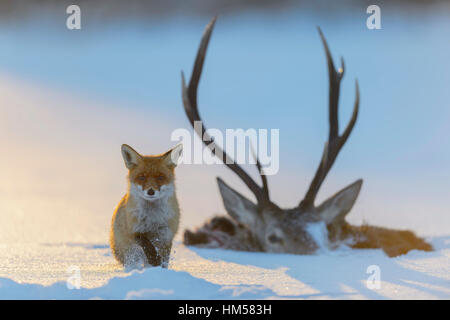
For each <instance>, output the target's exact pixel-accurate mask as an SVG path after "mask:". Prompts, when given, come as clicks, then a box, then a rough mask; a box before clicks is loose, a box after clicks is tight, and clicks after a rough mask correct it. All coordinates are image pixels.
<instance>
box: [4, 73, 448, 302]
mask: <svg viewBox="0 0 450 320" xmlns="http://www.w3.org/2000/svg"><path fill="white" fill-rule="evenodd" d="M0 96H2V99H3V101H4V103H3V104H2V105H3V106H13V107H11V108H6V107H3V108H0V115H1V117H0V121H2V125H1V126H0V133H1V134H0V143H1V144H2V146H4V149H5V150H7V151H8V156H7V157H2V158H1V159H0V176H1V177H2V178H1V181H2V183H1V185H0V299H18V298H20V299H409V298H411V299H450V235H449V234H448V230H449V225H450V224H449V221H450V220H449V219H448V214H447V213H448V212H447V208H448V205H447V204H446V202H445V201H448V199H446V198H442V199H443V200H442V201H443V202H439V203H437V204H436V205H435V206H434V207H431V206H428V205H426V202H423V201H422V200H423V199H422V198H421V199H419V198H417V199H418V200H416V199H413V197H412V196H411V195H408V197H407V198H399V197H400V196H401V195H399V194H397V193H395V196H396V198H395V201H388V202H386V201H385V200H384V196H383V195H382V194H380V193H379V192H378V193H377V192H375V191H377V190H375V189H372V192H369V191H370V190H369V189H368V188H366V189H363V191H362V195H361V196H360V199H358V203H357V206H355V208H354V209H353V210H352V212H351V213H350V214H349V217H348V218H349V219H354V220H355V219H357V217H358V216H359V217H361V216H362V217H364V218H366V219H367V220H368V222H369V223H372V222H373V221H376V222H379V223H378V224H379V225H382V226H386V227H394V228H408V229H412V230H414V231H416V232H417V233H418V235H420V236H423V235H427V236H429V238H428V239H429V241H431V242H432V244H433V246H434V248H435V249H436V250H435V251H434V252H420V251H413V252H410V253H408V254H407V255H405V256H400V257H397V258H388V257H387V256H385V255H384V253H383V252H382V251H381V250H350V249H346V248H340V249H338V250H335V251H328V250H326V249H325V250H324V249H323V248H322V249H321V250H320V251H319V252H318V253H317V254H315V255H309V256H295V255H287V254H267V253H249V252H234V251H226V250H212V249H198V248H192V247H185V246H184V245H182V244H181V243H180V239H181V235H182V232H183V230H184V229H185V228H186V227H193V226H198V225H200V224H201V223H202V222H203V221H204V220H205V219H206V218H208V215H214V214H217V213H223V208H222V206H221V200H220V198H219V195H218V191H217V187H216V185H215V179H214V177H215V176H216V175H220V176H224V177H226V178H227V181H231V182H233V181H235V183H237V181H236V178H235V177H233V176H232V174H231V173H230V172H228V171H227V169H226V168H223V167H219V166H217V167H216V166H213V167H211V166H201V167H196V166H191V167H189V168H187V167H184V168H183V167H180V168H178V169H177V192H178V196H179V200H180V204H181V206H182V220H181V226H180V231H179V233H178V236H177V238H176V239H177V241H176V243H175V245H174V249H173V251H172V259H171V261H170V265H169V268H168V269H162V268H151V269H147V270H136V271H126V270H123V268H121V266H119V265H118V264H117V263H116V262H115V261H114V259H113V257H112V256H111V253H110V249H109V245H108V243H107V239H108V229H109V224H110V221H111V215H112V212H113V209H114V206H115V205H116V204H117V203H118V201H119V200H120V198H121V197H122V196H123V192H124V190H125V174H126V172H125V169H124V166H123V162H122V159H121V156H120V148H119V146H120V142H130V143H131V142H133V144H134V142H136V144H138V146H139V149H142V150H150V151H151V150H158V151H163V150H165V149H168V148H169V147H170V146H172V144H171V143H170V142H169V141H164V140H162V139H159V140H158V139H155V140H151V142H150V141H149V140H150V139H148V136H147V135H142V130H141V129H140V128H143V127H152V128H153V129H154V131H155V132H156V131H158V130H161V132H163V133H162V134H161V136H164V137H167V136H169V135H170V128H171V126H172V125H167V123H169V122H166V123H165V125H164V124H163V121H166V119H163V118H157V119H154V120H153V118H151V117H150V114H151V113H149V112H147V111H145V112H144V111H139V110H135V112H133V114H132V115H130V113H129V112H128V110H126V109H120V108H113V107H111V106H108V108H106V107H102V106H101V105H98V104H94V103H92V104H91V103H88V102H86V101H80V100H78V99H76V98H74V97H73V96H71V95H67V96H66V95H64V94H62V93H58V94H56V93H55V92H54V91H52V90H44V89H42V88H41V87H36V86H35V85H30V84H28V83H23V82H21V81H14V80H12V79H10V78H2V77H0ZM36 106H39V108H37V107H36ZM79 106H89V108H84V109H83V108H80V107H79ZM124 118H126V119H128V121H129V122H130V123H133V124H134V126H126V127H123V126H122V128H121V130H120V132H118V130H117V128H119V127H121V123H122V122H121V121H122V119H124ZM149 119H150V120H149ZM19 120H20V121H19ZM73 121H76V122H77V125H76V126H74V125H73ZM151 121H153V122H151ZM37 123H38V124H39V125H37ZM99 123H101V124H102V130H101V132H100V133H99V129H98V124H99ZM164 127H167V128H166V129H164ZM23 128H27V130H23ZM135 128H138V129H135ZM164 130H165V131H164ZM55 132H56V133H58V134H55ZM119 141H120V142H119ZM155 141H162V142H160V144H158V145H157V144H156V142H155ZM164 143H166V144H164ZM33 154H34V155H38V156H36V157H33V158H32V161H30V155H33ZM11 159H14V161H11ZM295 172H296V173H295V175H294V174H293V175H292V177H289V178H283V177H279V178H277V179H278V180H279V181H275V182H274V183H276V185H278V186H279V188H278V189H277V190H278V192H280V193H286V194H289V193H288V192H287V189H292V185H293V183H294V182H295V183H296V184H297V182H298V181H304V180H305V179H303V177H302V172H297V171H295ZM294 178H295V179H294ZM233 179H235V180H233ZM289 179H294V180H295V181H294V180H292V181H291V180H289ZM374 179H375V178H374V177H372V178H371V179H368V180H369V181H374ZM289 181H290V182H289ZM380 181H381V180H380ZM381 182H382V184H381ZM381 182H379V183H380V185H382V187H383V188H385V185H386V183H385V182H384V181H381ZM339 183H341V182H339ZM371 183H372V185H373V184H374V183H373V182H371ZM193 185H195V188H193V187H192V186H193ZM236 185H238V184H236ZM283 185H284V186H286V187H285V188H284V189H283V188H282V186H283ZM332 187H333V188H334V187H337V185H336V186H335V185H331V186H330V191H331V188H332ZM368 187H370V183H368ZM241 189H243V188H241ZM366 193H367V194H369V193H370V194H372V195H373V197H376V196H377V197H378V198H374V200H373V201H368V200H367V198H365V194H366ZM293 196H295V199H294V198H292V199H291V200H292V201H294V200H295V201H298V199H297V198H298V192H297V190H295V194H293ZM382 200H383V201H384V202H383V201H382ZM430 201H431V200H430ZM372 203H379V205H378V207H376V206H372ZM403 206H404V207H405V208H404V210H398V212H397V214H393V213H395V212H394V211H395V210H397V209H399V207H403ZM413 207H416V208H415V209H412V208H413ZM386 208H388V209H389V210H387V209H386ZM364 212H365V213H364ZM434 212H437V213H436V215H434V216H433V214H434ZM405 217H406V218H405ZM376 219H379V220H376ZM352 222H354V221H352ZM311 228H312V229H311V230H310V231H311V232H313V233H314V235H316V238H317V239H321V237H322V236H323V229H324V228H323V225H322V226H321V225H320V224H317V225H313V226H311ZM429 230H432V231H433V233H432V234H426V233H427V231H429ZM322 239H323V238H322ZM322 247H324V246H322ZM370 266H378V268H379V270H380V281H381V282H380V288H379V289H370V288H369V287H368V286H367V279H368V278H369V277H370V276H371V275H370V274H368V273H367V270H368V268H369V267H370ZM74 268H75V269H76V268H79V270H80V285H81V288H80V289H72V290H70V289H68V287H67V280H68V279H73V275H74V274H73V273H72V272H69V270H75V269H74Z"/></svg>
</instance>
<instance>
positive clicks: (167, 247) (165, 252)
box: [160, 242, 172, 269]
mask: <svg viewBox="0 0 450 320" xmlns="http://www.w3.org/2000/svg"><path fill="white" fill-rule="evenodd" d="M171 250H172V242H167V243H164V244H162V246H161V248H160V255H161V259H162V262H161V267H163V268H165V269H167V268H168V267H169V260H170V251H171Z"/></svg>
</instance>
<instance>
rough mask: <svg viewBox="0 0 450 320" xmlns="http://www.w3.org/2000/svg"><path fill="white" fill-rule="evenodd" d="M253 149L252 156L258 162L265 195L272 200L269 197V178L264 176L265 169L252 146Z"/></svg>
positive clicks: (257, 165) (257, 166)
mask: <svg viewBox="0 0 450 320" xmlns="http://www.w3.org/2000/svg"><path fill="white" fill-rule="evenodd" d="M251 148H252V155H253V158H254V159H255V160H256V168H257V169H258V173H259V175H260V177H261V181H262V184H263V193H264V195H265V196H266V198H267V199H270V197H269V184H268V183H267V176H266V175H265V174H264V169H263V168H262V166H261V162H259V158H258V155H257V154H256V152H255V150H254V149H253V146H251Z"/></svg>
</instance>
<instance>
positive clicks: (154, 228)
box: [131, 198, 175, 240]
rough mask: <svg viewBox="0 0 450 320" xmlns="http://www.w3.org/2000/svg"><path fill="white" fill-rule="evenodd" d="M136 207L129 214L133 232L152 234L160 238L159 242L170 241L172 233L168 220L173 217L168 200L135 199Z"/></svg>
mask: <svg viewBox="0 0 450 320" xmlns="http://www.w3.org/2000/svg"><path fill="white" fill-rule="evenodd" d="M135 201H136V207H135V209H134V210H133V211H132V212H131V213H132V215H133V216H134V219H133V226H132V230H133V232H138V233H146V232H152V233H154V234H155V235H158V236H159V237H160V240H171V238H172V237H173V234H172V231H171V230H170V228H169V220H170V219H171V218H173V217H174V216H175V212H174V210H173V208H172V207H171V206H170V204H169V199H168V198H162V199H158V200H156V201H147V200H144V199H139V198H137V199H135Z"/></svg>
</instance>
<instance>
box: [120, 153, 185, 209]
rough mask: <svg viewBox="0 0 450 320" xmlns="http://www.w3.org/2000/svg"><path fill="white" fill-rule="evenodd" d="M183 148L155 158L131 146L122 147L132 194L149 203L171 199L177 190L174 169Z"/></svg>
mask: <svg viewBox="0 0 450 320" xmlns="http://www.w3.org/2000/svg"><path fill="white" fill-rule="evenodd" d="M182 150H183V146H182V145H181V144H180V145H177V146H176V147H174V148H172V149H170V150H169V151H167V152H165V153H163V154H159V155H153V156H143V155H141V154H139V153H138V152H137V151H135V150H134V149H133V148H131V147H130V146H129V145H126V144H124V145H122V157H123V160H124V161H125V166H126V167H127V168H128V170H129V173H128V180H129V188H130V190H129V191H130V193H132V194H134V195H137V196H138V197H140V198H143V199H145V200H147V201H155V200H159V199H162V198H167V197H170V196H171V195H172V194H173V192H174V189H175V186H174V180H175V173H174V169H175V167H176V166H177V163H178V159H179V158H180V156H181V153H182Z"/></svg>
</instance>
